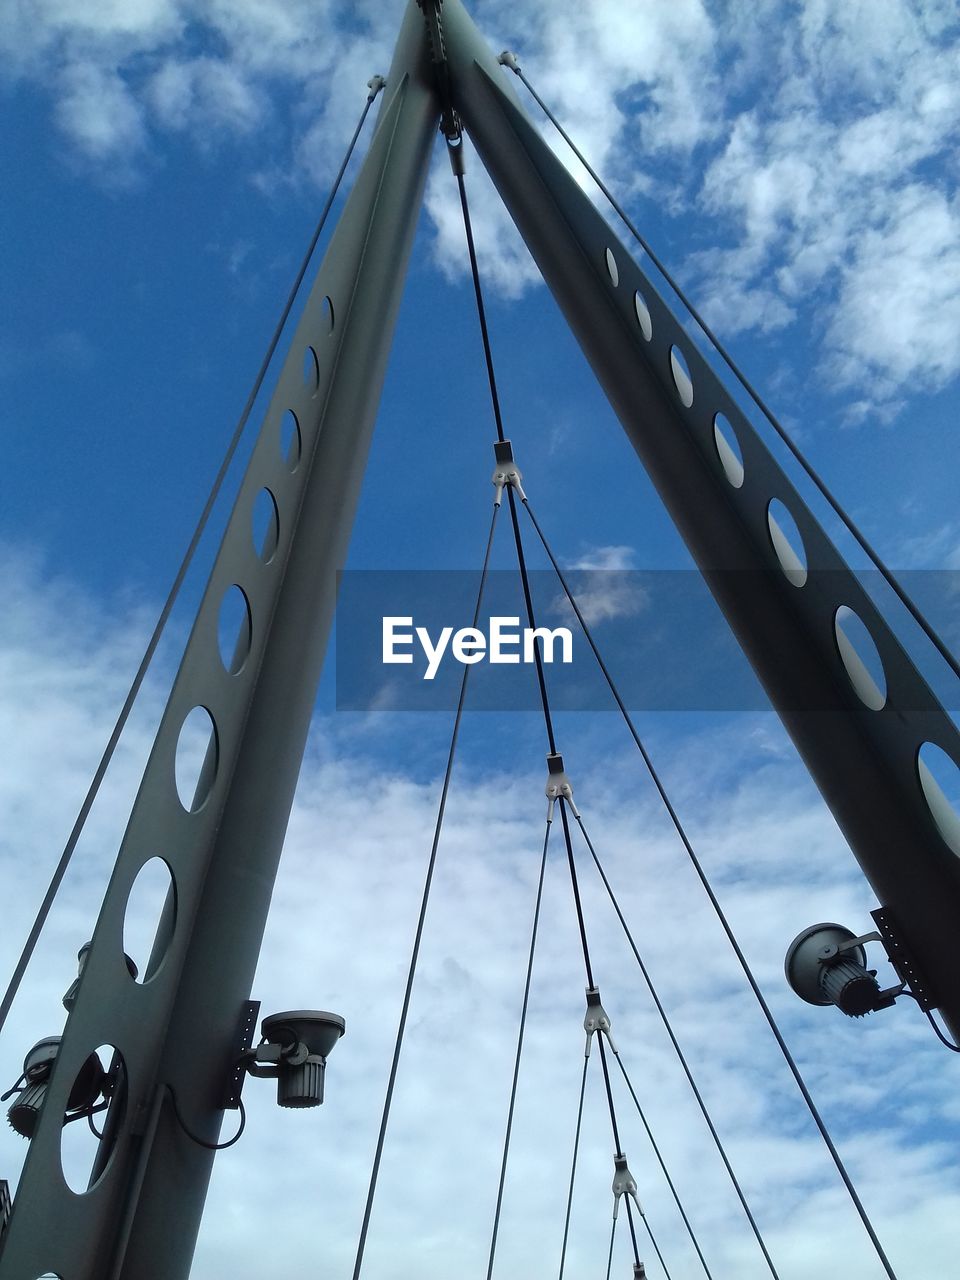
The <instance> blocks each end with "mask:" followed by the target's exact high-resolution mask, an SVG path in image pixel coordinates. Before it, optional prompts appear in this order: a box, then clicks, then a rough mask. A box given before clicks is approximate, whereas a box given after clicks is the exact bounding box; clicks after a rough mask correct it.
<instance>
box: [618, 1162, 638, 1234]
mask: <svg viewBox="0 0 960 1280" xmlns="http://www.w3.org/2000/svg"><path fill="white" fill-rule="evenodd" d="M621 1196H629V1197H630V1198H631V1200H632V1201H633V1203H634V1204H635V1205H636V1206H637V1213H639V1215H640V1217H641V1218H642V1217H643V1209H642V1208H641V1206H640V1201H639V1200H638V1199H637V1180H636V1178H634V1176H633V1174H632V1173H631V1172H630V1170H629V1169H628V1168H627V1157H626V1156H625V1155H616V1156H614V1157H613V1216H614V1219H616V1216H617V1211H618V1209H619V1208H620V1197H621Z"/></svg>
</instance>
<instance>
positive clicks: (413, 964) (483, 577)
mask: <svg viewBox="0 0 960 1280" xmlns="http://www.w3.org/2000/svg"><path fill="white" fill-rule="evenodd" d="M499 510H500V508H499V507H498V506H494V508H493V516H492V518H491V520H490V532H489V534H488V535H487V546H486V550H485V551H484V555H483V569H482V571H481V574H480V586H479V589H478V591H477V603H476V606H475V608H474V611H473V626H474V627H476V625H477V622H478V621H479V619H480V606H481V603H482V601H483V591H484V587H485V586H486V582H487V573H488V570H489V567H490V551H491V548H492V547H493V534H494V530H495V529H496V527H497V513H498V511H499ZM472 669H473V668H472V667H471V666H469V665H465V666H464V668H463V676H462V677H461V680H460V696H459V698H458V700H457V710H456V714H455V716H454V719H453V730H452V732H451V735H450V749H449V751H448V753H447V764H446V768H445V770H444V774H443V785H442V787H441V789H440V803H439V806H438V808H437V821H436V825H435V827H434V831H433V843H432V845H431V848H430V859H429V862H428V864H427V874H426V879H425V881H424V886H423V897H422V899H421V902H420V915H419V918H418V920H417V930H416V934H415V936H414V940H413V951H412V953H411V956H410V965H409V968H408V970H407V984H406V988H405V990H404V993H403V1006H402V1008H401V1011H400V1024H399V1026H398V1028H397V1039H396V1043H395V1045H394V1049H393V1061H392V1062H391V1064H390V1077H389V1080H388V1082H387V1092H386V1097H385V1098H384V1102H383V1112H382V1114H381V1117H380V1131H379V1133H378V1135H377V1148H376V1153H375V1155H374V1157H373V1168H372V1169H371V1172H370V1185H369V1186H368V1188H367V1199H366V1204H365V1205H364V1209H363V1222H362V1224H361V1227H360V1238H359V1240H358V1242H357V1256H356V1261H355V1262H354V1267H353V1280H358V1277H359V1275H360V1269H361V1267H362V1266H363V1253H364V1249H365V1248H366V1243H367V1231H368V1230H369V1227H370V1214H371V1212H372V1211H373V1198H374V1196H375V1195H376V1191H377V1179H378V1177H379V1174H380V1162H381V1160H382V1158H383V1144H384V1140H385V1138H386V1135H387V1123H388V1121H389V1119H390V1107H391V1104H392V1102H393V1090H394V1086H395V1085H396V1082H397V1068H398V1066H399V1064H400V1051H401V1049H402V1047H403V1035H404V1031H405V1030H406V1026H407V1015H408V1013H409V1011H410V999H411V996H412V994H413V980H414V977H415V976H416V971H417V960H418V958H419V955H420V943H421V941H422V939H423V927H424V923H425V921H426V918H427V904H428V903H429V901H430V887H431V885H432V883H433V871H434V867H435V866H436V862H437V849H438V848H439V845H440V833H441V831H442V830H443V816H444V812H445V811H446V807H447V795H448V793H449V791H450V778H451V776H452V774H453V762H454V758H455V756H456V750H457V740H458V738H459V736H460V722H461V720H462V719H463V707H464V702H465V701H466V696H467V681H468V680H469V678H470V672H471V671H472Z"/></svg>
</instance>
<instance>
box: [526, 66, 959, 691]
mask: <svg viewBox="0 0 960 1280" xmlns="http://www.w3.org/2000/svg"><path fill="white" fill-rule="evenodd" d="M513 70H514V71H515V72H516V74H517V75H518V76H519V78H520V79H521V80H522V81H523V83H524V84H525V85H526V87H527V89H528V90H529V92H530V93H531V95H532V96H533V97H534V98H535V99H536V102H537V104H538V105H539V107H540V109H541V110H542V111H543V113H544V115H546V117H547V119H548V120H549V121H550V122H551V124H552V125H553V126H554V128H555V129H556V130H557V132H558V133H559V134H560V136H561V137H562V138H563V140H564V142H566V144H567V146H568V147H569V148H570V150H571V151H572V152H573V154H574V155H575V156H576V157H577V159H578V160H579V161H580V163H581V164H582V165H583V167H584V168H585V169H586V171H587V173H589V174H590V177H591V178H592V179H593V180H594V182H595V183H596V184H597V186H598V187H599V188H600V190H601V191H602V192H603V194H604V196H606V198H607V200H608V201H609V202H610V204H611V206H612V207H613V209H614V210H615V212H616V213H617V215H618V216H619V218H620V220H621V221H622V222H623V224H624V226H625V227H626V228H627V230H628V231H629V232H630V233H631V235H632V236H633V237H634V239H635V240H636V241H637V243H638V244H639V245H640V247H641V249H643V251H644V252H645V253H646V254H647V256H648V257H649V259H650V261H651V262H652V263H653V264H654V266H655V267H656V268H657V270H658V271H659V272H660V274H661V275H662V276H663V278H664V280H666V282H667V284H668V285H669V286H670V288H671V289H672V290H673V291H674V293H675V294H676V296H677V297H678V298H679V299H680V301H681V303H682V304H683V305H684V306H685V307H686V309H687V310H688V311H689V313H690V315H691V316H692V317H693V318H694V320H695V321H696V322H697V324H698V325H699V326H700V329H701V330H702V332H703V333H704V335H705V336H706V338H707V340H708V341H709V342H710V343H711V344H712V346H713V348H714V350H715V351H716V352H717V354H718V355H719V356H720V358H721V359H722V360H723V362H724V364H726V366H727V368H728V369H729V370H730V372H731V373H732V374H733V375H734V377H735V378H736V379H737V381H738V382H739V383H740V385H741V386H742V387H743V389H744V390H745V391H746V392H747V394H748V395H749V396H750V398H751V399H752V400H753V402H754V404H756V406H757V408H758V409H759V410H760V412H761V413H762V414H763V416H764V417H765V418H766V419H767V421H768V422H769V423H770V425H771V427H773V429H774V431H775V432H776V433H777V435H778V436H779V437H780V439H781V440H782V441H783V443H784V444H785V445H786V446H787V448H788V449H789V450H790V452H791V453H792V454H793V456H794V458H795V459H796V460H797V462H798V463H799V464H800V466H801V467H802V468H803V470H804V471H805V472H806V474H807V476H808V477H809V478H810V479H811V480H812V481H813V483H814V484H815V485H816V487H817V488H818V489H819V490H820V493H821V494H822V495H823V497H824V498H826V500H827V502H828V503H829V504H830V506H831V507H832V508H833V510H834V511H835V512H836V514H837V516H839V518H840V520H841V521H842V523H843V524H844V526H845V527H846V529H847V531H848V532H849V533H850V534H852V535H853V537H854V538H855V539H856V541H857V542H858V543H859V544H860V547H861V549H862V550H863V551H865V552H866V554H867V555H868V556H869V558H870V559H871V560H872V561H873V563H874V564H875V565H876V567H877V570H878V571H879V573H880V574H881V576H882V577H883V579H884V581H885V582H886V583H887V585H888V586H889V587H890V588H891V590H892V591H893V592H894V594H895V595H896V596H897V598H898V600H899V601H900V603H901V604H902V605H903V606H904V608H905V609H906V610H907V612H908V613H909V614H910V615H911V617H912V618H913V620H914V622H916V623H917V625H918V626H919V627H920V629H921V630H922V631H923V633H924V634H925V635H926V637H927V639H928V640H929V641H930V643H931V644H932V645H933V646H934V648H935V649H936V650H937V652H938V653H939V654H940V656H941V658H943V660H944V662H946V664H947V666H949V667H950V669H951V670H952V671H953V673H954V675H956V676H958V677H960V662H958V661H957V659H956V658H955V657H954V655H953V654H952V653H951V652H950V650H949V649H948V648H947V647H946V645H945V644H944V642H943V641H942V640H941V638H940V636H939V635H938V634H937V632H936V631H935V630H934V628H933V626H932V625H931V624H930V623H929V622H928V621H927V619H926V618H925V617H924V615H923V613H922V612H921V611H920V609H919V607H918V606H917V605H916V604H915V603H914V602H913V600H912V599H911V597H910V596H909V595H908V594H907V592H906V590H905V589H904V587H902V586H901V585H900V583H899V581H898V580H897V578H896V576H895V575H894V573H893V571H892V570H891V569H888V568H887V565H886V564H885V563H884V561H883V560H882V559H881V558H880V555H879V553H878V552H877V551H876V550H875V549H874V547H873V546H872V545H871V543H870V542H868V541H867V538H866V535H865V534H864V533H863V532H862V531H861V530H860V528H859V527H858V526H857V524H856V523H855V521H854V520H853V518H852V516H849V515H847V513H846V511H845V510H844V509H843V507H842V506H841V505H840V502H839V500H838V499H837V498H836V497H834V495H833V493H832V492H831V490H830V489H829V488H828V486H827V483H826V481H825V480H823V478H822V477H821V476H820V474H819V473H818V472H817V471H816V469H815V468H814V467H813V465H812V464H811V463H809V462H808V461H807V459H806V458H805V457H804V455H803V453H801V451H800V449H799V447H798V446H797V445H796V444H794V442H793V440H792V439H791V437H790V436H789V434H788V433H787V430H786V428H785V427H784V426H783V425H782V424H781V423H780V421H779V420H778V419H777V417H776V416H775V414H774V413H773V411H772V410H771V409H770V408H768V406H767V404H766V402H765V401H764V400H763V399H762V398H761V396H760V393H759V392H758V391H757V390H756V389H755V388H754V386H753V385H752V384H751V383H750V382H749V381H748V379H747V377H746V375H745V374H743V373H742V372H741V371H740V369H739V367H738V366H737V365H736V363H735V362H734V360H733V357H732V356H730V355H729V353H728V352H727V350H726V348H725V347H724V346H723V345H722V344H721V342H720V340H719V338H718V337H717V336H716V334H715V333H714V332H713V330H712V329H711V328H710V326H709V325H708V324H707V322H706V321H705V320H704V318H703V316H701V314H700V312H699V311H698V310H697V309H696V307H695V306H694V305H693V303H692V302H691V301H690V299H689V298H688V297H687V296H686V294H685V293H684V292H683V290H682V289H681V288H680V285H679V284H678V283H677V281H676V280H675V279H674V278H673V276H672V275H671V274H670V272H669V271H668V270H667V268H666V267H665V266H664V264H663V262H662V261H661V260H660V258H658V257H657V255H656V254H655V253H654V251H653V249H651V247H650V244H649V242H648V241H647V240H646V239H645V238H644V237H643V236H642V235H641V234H640V232H639V231H638V230H637V228H636V227H635V226H634V224H633V222H632V221H631V220H630V218H629V217H628V216H627V214H626V211H625V210H624V209H623V207H622V206H621V205H620V204H619V203H618V201H617V200H616V199H615V198H614V195H613V193H612V192H611V191H610V189H609V188H608V187H607V186H606V184H605V183H604V182H603V180H602V179H601V177H600V175H599V174H598V173H597V172H596V170H595V169H593V168H592V167H591V165H590V163H589V162H588V160H587V159H586V157H585V156H584V154H583V152H582V151H581V150H580V149H579V147H577V145H576V143H575V142H574V141H573V139H572V138H571V137H570V135H569V134H568V133H567V132H566V130H565V129H564V128H563V126H562V125H561V124H560V122H559V120H558V119H557V118H556V116H555V115H554V114H553V112H552V111H551V110H550V108H549V107H548V106H547V105H546V103H545V102H544V101H543V99H542V98H541V97H540V95H539V94H538V93H537V91H536V89H534V87H533V85H532V84H531V83H530V81H529V80H528V79H527V77H526V76H525V75H524V74H523V72H522V71H521V70H520V68H519V67H514V68H513Z"/></svg>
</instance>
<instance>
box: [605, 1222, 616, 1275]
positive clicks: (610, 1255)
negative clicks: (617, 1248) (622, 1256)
mask: <svg viewBox="0 0 960 1280" xmlns="http://www.w3.org/2000/svg"><path fill="white" fill-rule="evenodd" d="M616 1234H617V1219H616V1218H614V1219H613V1222H612V1223H611V1224H610V1248H609V1249H608V1250H607V1280H610V1268H611V1267H612V1266H613V1242H614V1239H615V1238H616Z"/></svg>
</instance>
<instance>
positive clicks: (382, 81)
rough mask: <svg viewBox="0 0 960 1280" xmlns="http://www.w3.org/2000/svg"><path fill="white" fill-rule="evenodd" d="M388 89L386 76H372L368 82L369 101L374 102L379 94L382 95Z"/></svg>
mask: <svg viewBox="0 0 960 1280" xmlns="http://www.w3.org/2000/svg"><path fill="white" fill-rule="evenodd" d="M386 87H387V81H386V77H385V76H371V77H370V79H369V80H368V81H367V88H368V89H369V90H370V92H369V93H368V94H367V101H368V102H373V100H374V98H376V96H377V94H378V93H381V92H382V91H383V90H384V89H385V88H386Z"/></svg>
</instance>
